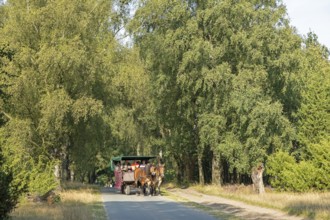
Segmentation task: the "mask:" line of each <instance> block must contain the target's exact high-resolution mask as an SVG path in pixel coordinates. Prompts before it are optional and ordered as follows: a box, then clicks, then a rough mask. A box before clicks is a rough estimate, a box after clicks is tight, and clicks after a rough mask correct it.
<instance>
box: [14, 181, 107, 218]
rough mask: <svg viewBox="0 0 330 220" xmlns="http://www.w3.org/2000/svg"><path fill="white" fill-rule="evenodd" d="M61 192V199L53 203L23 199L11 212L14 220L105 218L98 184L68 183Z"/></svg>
mask: <svg viewBox="0 0 330 220" xmlns="http://www.w3.org/2000/svg"><path fill="white" fill-rule="evenodd" d="M62 187H63V189H62V191H61V192H60V197H61V201H60V202H58V203H55V204H52V205H49V204H48V203H46V202H38V203H34V202H28V201H24V200H23V201H22V202H21V203H20V204H19V206H18V208H16V209H15V210H14V212H13V213H11V219H13V220H46V219H47V220H49V219H50V220H53V219H54V220H55V219H56V220H77V219H79V220H91V219H95V220H105V219H106V213H105V210H104V206H103V202H102V198H101V195H100V193H99V192H100V191H99V188H98V187H97V186H92V185H85V184H79V183H66V184H64V185H63V186H62Z"/></svg>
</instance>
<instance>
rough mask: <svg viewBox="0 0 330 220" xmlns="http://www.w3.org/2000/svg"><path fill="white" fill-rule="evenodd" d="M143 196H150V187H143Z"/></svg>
mask: <svg viewBox="0 0 330 220" xmlns="http://www.w3.org/2000/svg"><path fill="white" fill-rule="evenodd" d="M145 195H147V196H149V195H151V189H150V186H146V187H145Z"/></svg>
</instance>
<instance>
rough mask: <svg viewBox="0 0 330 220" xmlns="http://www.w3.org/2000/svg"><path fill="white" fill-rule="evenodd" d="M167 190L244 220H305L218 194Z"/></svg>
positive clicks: (177, 189)
mask: <svg viewBox="0 0 330 220" xmlns="http://www.w3.org/2000/svg"><path fill="white" fill-rule="evenodd" d="M167 191H168V192H169V193H170V194H173V195H174V196H177V197H180V198H183V199H185V200H187V201H190V202H194V203H196V204H198V205H202V206H205V207H208V208H210V209H212V210H216V211H220V212H222V213H225V214H226V215H229V216H235V217H237V218H239V219H246V220H306V219H304V218H302V217H297V216H290V215H288V214H286V213H284V212H281V211H278V210H273V209H269V208H263V207H258V206H253V205H248V204H246V203H243V202H239V201H234V200H230V199H226V198H222V197H219V196H211V195H206V194H202V193H200V192H197V191H195V190H193V189H191V188H187V189H179V188H167Z"/></svg>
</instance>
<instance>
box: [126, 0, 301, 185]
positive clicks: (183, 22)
mask: <svg viewBox="0 0 330 220" xmlns="http://www.w3.org/2000/svg"><path fill="white" fill-rule="evenodd" d="M131 31H132V33H133V34H134V36H135V38H134V39H135V42H136V44H137V45H138V46H139V47H140V48H141V55H142V57H143V58H144V59H145V62H146V63H147V67H148V69H149V70H150V71H151V73H152V80H153V82H154V84H155V85H156V89H157V91H156V97H157V98H156V99H157V100H158V101H157V109H158V110H157V113H158V117H159V118H160V119H161V121H162V123H163V127H164V128H165V129H164V130H166V131H167V136H166V138H167V139H168V142H167V143H169V146H168V151H169V154H171V155H172V156H173V157H174V158H176V162H177V164H178V167H179V170H180V171H181V172H183V170H185V168H183V167H181V166H180V163H183V164H186V165H183V166H187V167H189V168H190V169H191V167H192V166H191V163H190V160H193V161H198V166H199V168H198V177H199V180H200V181H201V182H202V183H203V181H204V180H203V179H204V173H203V170H204V169H202V168H201V166H204V165H205V164H206V163H205V162H202V158H203V155H204V154H205V151H208V150H210V151H211V157H212V177H211V180H212V183H214V184H220V183H221V182H222V181H223V180H222V179H221V177H222V176H224V173H230V176H236V179H235V181H240V180H239V179H240V178H239V177H240V176H241V175H243V174H248V173H249V172H250V170H251V168H252V167H253V166H254V165H256V164H257V163H259V162H262V161H264V160H265V159H266V156H267V154H270V153H272V152H274V150H275V149H277V148H283V147H284V148H285V147H289V145H290V141H291V140H292V138H293V134H294V133H293V129H292V127H291V123H290V121H289V119H291V118H292V114H293V113H294V112H295V111H296V110H297V108H298V103H295V102H293V101H294V100H296V98H297V97H298V98H299V87H297V86H295V85H296V83H295V82H296V80H297V79H296V74H297V72H298V70H299V57H300V43H301V39H300V38H299V36H298V35H296V34H295V32H294V30H293V29H292V28H291V27H290V26H289V23H288V21H287V20H286V17H285V7H284V6H283V5H282V4H281V2H279V1H267V2H264V1H252V2H251V1H240V2H236V1H231V0H228V1H221V3H219V2H218V1H211V0H210V1H179V2H178V1H176V2H173V1H163V2H160V1H156V0H150V1H143V4H141V7H140V8H138V10H137V11H136V14H135V17H134V19H133V22H132V23H131ZM183 128H184V129H183ZM177 140H180V141H179V143H178V141H177ZM179 155H181V156H179ZM183 155H186V156H183ZM208 156H210V154H208ZM185 158H189V159H185ZM208 159H209V158H208ZM225 167H227V168H225ZM228 167H229V168H228ZM225 169H228V170H225ZM221 172H222V173H221ZM185 178H186V179H188V180H189V178H190V177H189V176H188V175H187V176H186V177H185ZM230 178H231V177H229V176H228V178H227V180H226V181H228V180H229V179H230ZM193 179H194V178H191V179H190V180H193Z"/></svg>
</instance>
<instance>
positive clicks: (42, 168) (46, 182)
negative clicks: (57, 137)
mask: <svg viewBox="0 0 330 220" xmlns="http://www.w3.org/2000/svg"><path fill="white" fill-rule="evenodd" d="M30 163H31V164H30V167H31V170H30V172H29V181H28V190H29V192H30V194H32V195H38V196H43V195H45V194H46V193H48V192H49V191H51V190H54V189H56V188H57V187H58V185H59V183H58V182H57V181H56V179H55V176H54V173H53V172H54V167H55V164H56V163H55V162H54V161H49V160H47V158H43V156H39V158H38V161H37V162H35V161H31V162H30Z"/></svg>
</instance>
